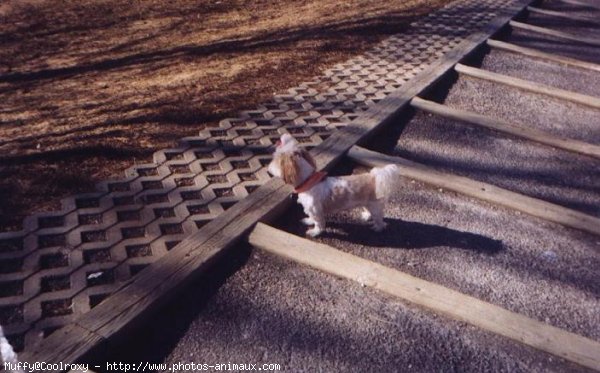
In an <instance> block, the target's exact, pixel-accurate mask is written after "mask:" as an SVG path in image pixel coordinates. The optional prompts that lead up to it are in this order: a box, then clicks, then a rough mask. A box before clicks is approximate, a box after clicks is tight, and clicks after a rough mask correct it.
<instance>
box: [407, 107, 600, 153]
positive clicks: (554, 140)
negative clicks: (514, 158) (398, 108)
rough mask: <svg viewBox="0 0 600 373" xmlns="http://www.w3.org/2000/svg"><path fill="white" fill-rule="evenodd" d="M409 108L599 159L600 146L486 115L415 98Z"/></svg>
mask: <svg viewBox="0 0 600 373" xmlns="http://www.w3.org/2000/svg"><path fill="white" fill-rule="evenodd" d="M410 104H411V106H412V107H414V108H416V109H419V110H423V111H426V112H428V113H431V114H436V115H440V116H443V117H446V118H450V119H454V120H458V121H462V122H466V123H470V124H472V125H475V126H479V127H484V128H488V129H491V130H495V131H499V132H504V133H508V134H510V135H513V136H517V137H521V138H524V139H527V140H531V141H535V142H538V143H540V144H545V145H550V146H553V147H556V148H559V149H564V150H568V151H570V152H574V153H579V154H584V155H588V156H591V157H595V158H599V159H600V146H598V145H593V144H588V143H585V142H583V141H578V140H573V139H569V138H565V137H558V136H555V135H553V134H550V133H547V132H544V131H538V130H536V129H533V128H529V127H526V126H525V125H515V124H512V123H510V122H508V121H505V120H502V119H497V118H492V117H488V116H486V115H481V114H476V113H473V112H470V111H466V110H460V109H454V108H451V107H449V106H446V105H441V104H438V103H437V102H433V101H429V100H424V99H422V98H420V97H415V98H413V99H412V101H411V102H410Z"/></svg>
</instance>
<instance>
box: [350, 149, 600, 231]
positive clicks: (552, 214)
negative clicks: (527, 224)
mask: <svg viewBox="0 0 600 373" xmlns="http://www.w3.org/2000/svg"><path fill="white" fill-rule="evenodd" d="M348 156H349V157H350V158H352V159H353V160H355V161H357V162H358V163H361V164H363V165H367V166H382V165H386V164H389V163H393V164H397V165H399V166H400V173H401V174H402V176H405V177H408V178H411V179H415V180H419V181H422V182H424V183H426V184H430V185H434V186H436V187H440V188H444V189H447V190H451V191H454V192H457V193H461V194H464V195H467V196H471V197H475V198H479V199H481V200H484V201H487V202H491V203H495V204H497V205H501V206H505V207H508V208H511V209H513V210H517V211H521V212H524V213H526V214H529V215H532V216H535V217H538V218H541V219H545V220H548V221H551V222H554V223H558V224H562V225H564V226H567V227H571V228H575V229H579V230H582V231H585V232H588V233H592V234H595V235H600V219H598V218H596V217H593V216H590V215H587V214H584V213H581V212H579V211H575V210H572V209H569V208H566V207H562V206H559V205H556V204H553V203H550V202H546V201H543V200H540V199H537V198H532V197H528V196H525V195H522V194H519V193H515V192H511V191H510V190H507V189H503V188H499V187H497V186H494V185H492V184H488V183H483V182H480V181H477V180H473V179H469V178H467V177H463V176H458V175H453V174H449V173H445V172H440V171H437V170H434V169H433V168H430V167H427V166H425V165H423V164H420V163H416V162H412V161H409V160H408V159H404V158H400V157H392V156H389V155H385V154H381V153H377V152H374V151H371V150H367V149H364V148H361V147H358V146H354V147H352V149H350V151H349V152H348Z"/></svg>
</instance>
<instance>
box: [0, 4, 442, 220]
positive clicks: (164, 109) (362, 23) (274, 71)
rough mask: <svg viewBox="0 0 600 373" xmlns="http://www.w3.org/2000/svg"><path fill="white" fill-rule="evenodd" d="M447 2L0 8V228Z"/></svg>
mask: <svg viewBox="0 0 600 373" xmlns="http://www.w3.org/2000/svg"><path fill="white" fill-rule="evenodd" d="M446 2H447V1H446V0H415V1H404V0H395V1H385V2H372V1H366V0H349V1H345V2H338V1H332V0H305V1H302V0H285V1H275V0H255V1H252V2H246V1H241V0H223V1H207V0H200V1H183V0H171V1H164V0H160V1H158V0H145V1H142V0H137V1H130V2H123V1H116V0H103V1H83V0H77V1H39V0H38V1H34V0H29V1H28V2H19V1H14V0H13V1H12V2H11V1H9V2H5V3H3V4H2V5H1V6H0V14H3V16H4V18H2V19H0V44H1V45H2V48H0V101H1V102H2V106H1V107H0V230H6V229H18V228H19V225H20V221H21V219H22V218H23V217H24V216H25V215H27V214H29V213H31V212H32V211H40V210H50V209H56V208H58V207H59V199H60V198H61V197H64V196H66V195H70V194H73V193H77V192H82V191H90V190H91V189H92V188H93V184H94V183H95V182H97V181H100V180H102V179H107V178H111V177H120V176H121V172H122V170H124V169H125V168H127V167H129V166H130V165H131V164H133V163H134V162H145V161H148V160H150V159H151V154H152V153H153V152H154V151H155V150H158V149H161V148H165V147H170V146H173V145H174V144H175V143H176V141H177V139H179V138H180V137H183V136H189V135H194V134H196V133H197V132H198V131H199V130H200V129H202V128H203V127H205V126H209V125H213V124H216V123H217V122H218V121H219V120H220V119H222V118H225V117H228V116H235V114H236V113H237V112H238V111H240V110H242V109H251V108H253V107H254V106H255V105H256V104H258V103H260V102H262V101H265V100H267V99H268V98H269V97H271V96H272V95H273V93H275V92H282V91H284V90H285V89H286V88H289V87H292V86H294V85H297V84H298V83H299V82H301V81H305V80H308V79H310V78H311V77H312V76H315V75H318V74H320V73H321V71H322V70H324V69H325V68H327V67H329V66H331V65H333V64H335V63H337V62H341V61H344V60H346V59H348V58H350V57H351V56H352V55H356V54H360V53H361V52H363V51H364V50H366V49H368V48H369V47H370V46H372V45H373V44H375V43H376V42H378V41H379V40H380V39H381V38H383V37H385V36H386V35H387V34H390V33H397V32H402V30H403V29H404V28H405V27H406V26H407V25H408V24H409V23H410V22H411V21H412V20H413V19H414V17H417V16H419V15H422V14H424V13H427V12H430V11H431V10H432V9H435V8H437V7H439V6H441V5H443V4H444V3H446ZM247 3H251V5H248V4H247ZM15 4H18V5H15Z"/></svg>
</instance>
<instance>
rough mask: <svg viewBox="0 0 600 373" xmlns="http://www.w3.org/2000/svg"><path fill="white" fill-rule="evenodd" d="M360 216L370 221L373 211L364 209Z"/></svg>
mask: <svg viewBox="0 0 600 373" xmlns="http://www.w3.org/2000/svg"><path fill="white" fill-rule="evenodd" d="M360 218H361V219H362V220H363V221H369V220H371V212H370V211H369V210H363V211H362V212H361V213H360Z"/></svg>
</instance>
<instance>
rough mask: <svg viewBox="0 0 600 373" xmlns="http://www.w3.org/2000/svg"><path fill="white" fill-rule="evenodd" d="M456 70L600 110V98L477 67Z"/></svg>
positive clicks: (463, 66)
mask: <svg viewBox="0 0 600 373" xmlns="http://www.w3.org/2000/svg"><path fill="white" fill-rule="evenodd" d="M454 69H455V70H456V71H457V72H458V73H460V74H464V75H467V76H471V77H474V78H478V79H485V80H488V81H490V82H495V83H500V84H505V85H508V86H511V87H515V88H519V89H524V90H526V91H530V92H535V93H541V94H544V95H547V96H551V97H556V98H559V99H561V100H567V101H571V102H575V103H577V104H581V105H586V106H589V107H593V108H595V109H600V98H598V97H593V96H588V95H584V94H581V93H577V92H571V91H567V90H564V89H560V88H556V87H551V86H549V85H545V84H540V83H534V82H531V81H529V80H523V79H519V78H514V77H512V76H508V75H504V74H498V73H494V72H491V71H487V70H483V69H478V68H476V67H471V66H467V65H463V64H460V63H459V64H457V65H456V66H455V67H454Z"/></svg>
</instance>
